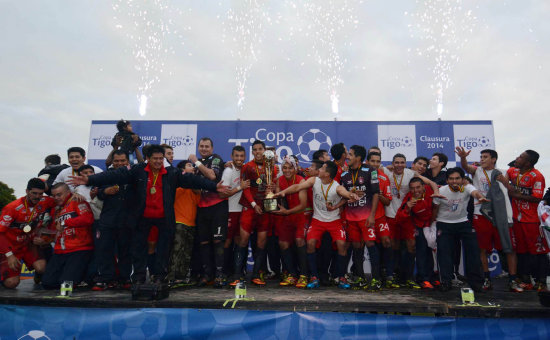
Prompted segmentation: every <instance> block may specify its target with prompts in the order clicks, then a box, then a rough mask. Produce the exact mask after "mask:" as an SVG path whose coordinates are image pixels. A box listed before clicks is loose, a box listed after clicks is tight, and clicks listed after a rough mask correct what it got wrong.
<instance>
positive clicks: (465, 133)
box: [453, 125, 495, 161]
mask: <svg viewBox="0 0 550 340" xmlns="http://www.w3.org/2000/svg"><path fill="white" fill-rule="evenodd" d="M453 130H454V139H455V147H457V146H459V147H463V148H464V149H466V150H467V151H471V153H470V155H471V157H478V156H479V153H480V152H481V150H484V149H495V143H494V140H495V138H494V132H493V126H492V125H455V126H454V127H453ZM455 160H456V161H460V157H458V155H455Z"/></svg>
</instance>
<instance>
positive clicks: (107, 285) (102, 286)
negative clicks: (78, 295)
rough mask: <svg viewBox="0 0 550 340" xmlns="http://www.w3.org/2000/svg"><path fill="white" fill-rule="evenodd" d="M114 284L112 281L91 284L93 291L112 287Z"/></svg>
mask: <svg viewBox="0 0 550 340" xmlns="http://www.w3.org/2000/svg"><path fill="white" fill-rule="evenodd" d="M114 287H115V285H114V284H113V283H105V282H96V283H94V285H93V286H92V290H93V291H95V292H101V291H104V290H107V289H113V288H114Z"/></svg>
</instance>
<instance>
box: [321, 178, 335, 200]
mask: <svg viewBox="0 0 550 340" xmlns="http://www.w3.org/2000/svg"><path fill="white" fill-rule="evenodd" d="M333 183H334V180H333V181H332V182H330V185H329V186H328V188H327V192H326V193H325V190H324V189H323V183H321V192H322V193H323V197H324V198H325V202H328V192H329V191H330V187H332V184H333Z"/></svg>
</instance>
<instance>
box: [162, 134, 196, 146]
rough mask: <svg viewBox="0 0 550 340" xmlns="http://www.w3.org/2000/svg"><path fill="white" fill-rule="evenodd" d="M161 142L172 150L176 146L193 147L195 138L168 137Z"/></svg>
mask: <svg viewBox="0 0 550 340" xmlns="http://www.w3.org/2000/svg"><path fill="white" fill-rule="evenodd" d="M162 142H163V143H164V144H168V145H170V146H171V147H173V148H177V147H178V146H183V147H187V146H194V145H195V138H193V137H191V136H170V137H167V138H163V139H162Z"/></svg>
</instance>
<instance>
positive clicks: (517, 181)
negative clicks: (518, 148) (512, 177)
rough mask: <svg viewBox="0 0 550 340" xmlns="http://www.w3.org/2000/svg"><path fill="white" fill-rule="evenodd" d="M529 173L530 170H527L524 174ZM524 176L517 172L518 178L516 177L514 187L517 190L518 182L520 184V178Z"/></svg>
mask: <svg viewBox="0 0 550 340" xmlns="http://www.w3.org/2000/svg"><path fill="white" fill-rule="evenodd" d="M529 171H531V169H529V170H527V171H526V172H525V174H526V173H528V172H529ZM525 174H523V175H522V174H521V172H520V171H518V177H516V187H518V188H519V182H521V178H522V177H523V176H525Z"/></svg>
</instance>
